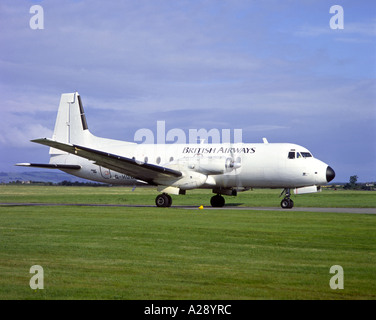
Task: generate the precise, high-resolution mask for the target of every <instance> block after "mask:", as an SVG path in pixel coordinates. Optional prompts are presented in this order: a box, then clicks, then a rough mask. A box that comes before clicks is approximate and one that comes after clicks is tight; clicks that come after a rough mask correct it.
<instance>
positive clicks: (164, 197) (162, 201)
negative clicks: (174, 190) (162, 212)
mask: <svg viewBox="0 0 376 320" xmlns="http://www.w3.org/2000/svg"><path fill="white" fill-rule="evenodd" d="M155 204H156V205H157V207H171V204H172V199H171V196H170V195H168V194H165V193H163V194H160V195H158V196H157V197H156V198H155Z"/></svg>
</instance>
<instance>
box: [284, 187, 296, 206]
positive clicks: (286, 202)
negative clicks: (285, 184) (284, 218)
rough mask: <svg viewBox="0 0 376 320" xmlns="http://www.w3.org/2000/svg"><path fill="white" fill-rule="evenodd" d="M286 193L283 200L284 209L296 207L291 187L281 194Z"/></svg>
mask: <svg viewBox="0 0 376 320" xmlns="http://www.w3.org/2000/svg"><path fill="white" fill-rule="evenodd" d="M283 194H285V197H284V198H283V200H282V201H281V207H282V209H291V208H292V207H294V201H292V200H291V199H290V189H288V188H286V189H284V190H283V191H282V193H281V195H283Z"/></svg>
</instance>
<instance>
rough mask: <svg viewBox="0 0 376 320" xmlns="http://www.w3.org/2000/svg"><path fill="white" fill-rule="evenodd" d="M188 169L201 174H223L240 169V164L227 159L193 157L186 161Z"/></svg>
mask: <svg viewBox="0 0 376 320" xmlns="http://www.w3.org/2000/svg"><path fill="white" fill-rule="evenodd" d="M188 168H189V169H191V170H194V171H196V172H200V173H203V174H213V175H215V174H223V173H226V172H230V171H232V170H234V169H237V168H240V163H238V162H235V161H234V160H233V159H232V158H230V157H228V158H226V157H205V158H204V157H195V158H190V159H189V160H188Z"/></svg>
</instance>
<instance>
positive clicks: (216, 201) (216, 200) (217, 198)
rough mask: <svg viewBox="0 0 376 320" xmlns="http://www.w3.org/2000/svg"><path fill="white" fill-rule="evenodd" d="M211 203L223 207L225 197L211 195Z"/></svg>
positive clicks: (216, 206) (213, 205)
mask: <svg viewBox="0 0 376 320" xmlns="http://www.w3.org/2000/svg"><path fill="white" fill-rule="evenodd" d="M210 204H211V206H212V207H215V208H221V207H223V206H224V205H225V198H223V197H222V196H221V195H219V194H217V195H216V196H213V197H211V199H210Z"/></svg>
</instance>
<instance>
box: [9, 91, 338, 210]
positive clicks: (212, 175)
mask: <svg viewBox="0 0 376 320" xmlns="http://www.w3.org/2000/svg"><path fill="white" fill-rule="evenodd" d="M31 142H35V143H39V144H42V145H46V146H48V147H50V151H49V153H50V161H49V163H47V164H43V163H18V164H16V165H18V166H27V167H39V168H49V169H59V170H61V171H64V172H66V173H68V174H71V175H74V176H77V177H81V178H84V179H88V180H93V181H97V182H104V183H109V184H113V185H130V184H132V183H136V182H138V183H145V184H149V185H153V186H156V187H157V190H158V191H159V192H160V194H159V195H158V196H157V197H156V199H155V204H156V206H157V207H170V206H171V205H172V199H171V196H170V194H173V195H184V194H186V191H187V190H192V189H196V188H199V189H200V188H201V189H212V191H213V193H214V194H215V195H214V196H212V197H211V200H210V203H211V205H212V206H213V207H223V206H224V205H225V199H224V197H223V195H230V196H236V195H237V193H238V192H243V191H247V190H250V189H251V188H280V189H283V191H282V193H281V196H282V195H284V198H283V199H282V201H281V203H280V204H281V207H282V208H283V209H290V208H293V206H294V202H293V200H292V199H291V189H293V190H294V193H295V194H305V193H314V192H320V191H321V186H322V185H326V184H327V183H329V182H330V181H332V180H333V179H334V177H335V172H334V170H333V169H332V168H331V167H330V166H329V165H327V164H326V163H324V162H322V161H321V160H319V159H316V158H315V157H313V155H312V153H311V152H310V151H309V150H307V149H306V148H304V147H302V146H299V145H297V144H292V143H269V142H268V140H267V139H266V138H263V143H221V144H203V143H200V144H138V143H134V142H127V141H120V140H112V139H107V138H101V137H97V136H95V135H93V134H92V133H91V132H90V131H89V128H88V124H87V121H86V116H85V112H84V108H83V105H82V101H81V97H80V95H79V94H78V92H74V93H64V94H62V95H61V99H60V105H59V109H58V113H57V118H56V123H55V128H54V133H53V136H52V138H40V139H35V140H31Z"/></svg>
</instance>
